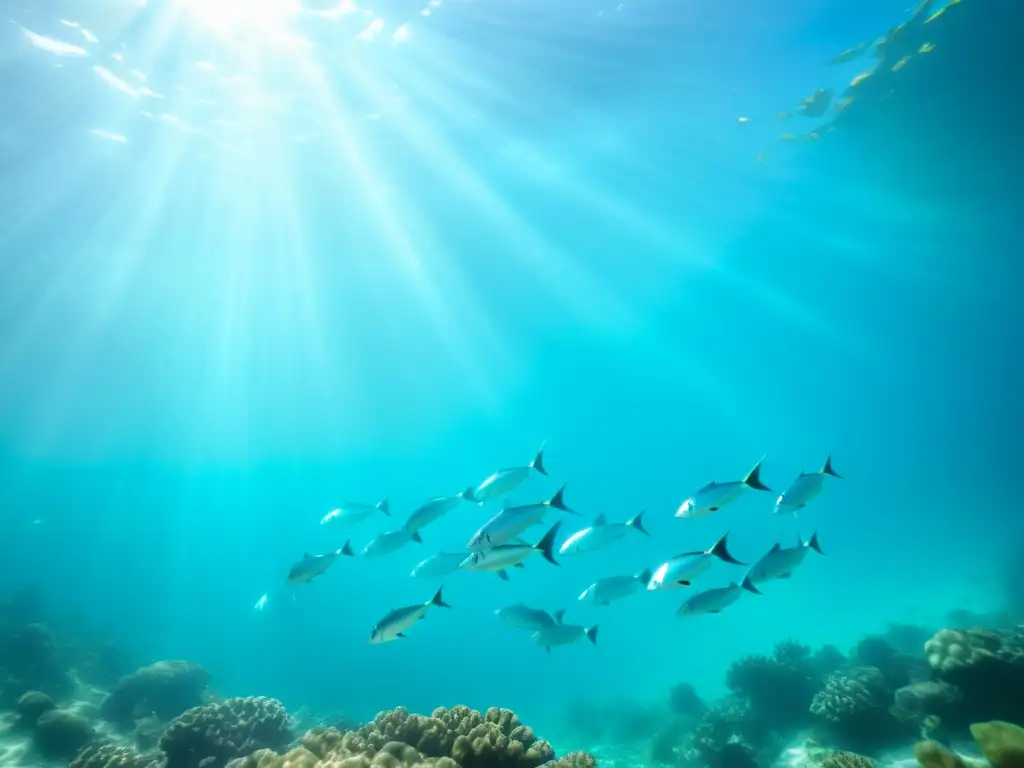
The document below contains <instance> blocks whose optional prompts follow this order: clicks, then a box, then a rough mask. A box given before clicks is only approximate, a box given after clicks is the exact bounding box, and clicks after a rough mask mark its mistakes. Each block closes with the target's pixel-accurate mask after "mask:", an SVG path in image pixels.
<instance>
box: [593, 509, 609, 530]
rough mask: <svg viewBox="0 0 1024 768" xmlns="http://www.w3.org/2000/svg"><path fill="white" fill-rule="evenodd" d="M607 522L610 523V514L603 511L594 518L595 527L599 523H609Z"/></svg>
mask: <svg viewBox="0 0 1024 768" xmlns="http://www.w3.org/2000/svg"><path fill="white" fill-rule="evenodd" d="M607 524H608V515H606V514H605V513H604V512H602V513H601V514H599V515H598V516H597V517H595V518H594V526H595V527H596V526H599V525H607Z"/></svg>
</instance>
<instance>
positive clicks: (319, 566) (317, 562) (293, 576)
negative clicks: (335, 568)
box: [288, 541, 353, 584]
mask: <svg viewBox="0 0 1024 768" xmlns="http://www.w3.org/2000/svg"><path fill="white" fill-rule="evenodd" d="M352 555H353V552H352V546H351V545H350V544H349V543H348V542H347V541H346V542H345V546H343V547H342V548H341V549H336V550H334V551H333V552H327V553H325V554H322V555H311V554H309V553H308V552H306V553H304V554H303V555H302V559H301V560H299V562H297V563H296V564H295V565H293V566H292V568H291V570H290V571H288V583H289V584H308V583H309V582H311V581H312V580H313V579H315V578H316V577H317V576H320V575H322V574H324V573H326V572H327V569H328V568H330V567H331V566H332V565H334V561H335V560H337V559H338V558H339V557H342V556H346V557H352Z"/></svg>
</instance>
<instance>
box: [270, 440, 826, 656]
mask: <svg viewBox="0 0 1024 768" xmlns="http://www.w3.org/2000/svg"><path fill="white" fill-rule="evenodd" d="M763 461H764V459H763V458H762V459H761V461H759V462H758V463H757V464H756V465H755V466H754V468H753V469H751V470H750V472H748V473H747V474H746V476H744V477H743V478H742V479H740V480H730V481H724V482H722V481H712V482H709V483H707V484H706V485H704V486H703V487H702V488H699V489H698V490H696V491H694V492H693V493H692V494H691V495H689V496H688V497H687V498H685V499H684V500H683V502H682V503H681V504H680V505H679V508H678V509H677V510H676V512H675V517H677V518H683V519H693V518H700V517H705V516H708V515H712V514H714V513H716V512H718V511H720V510H721V509H722V508H724V507H725V506H726V505H728V504H731V503H732V502H734V501H735V500H736V499H738V498H739V497H740V496H742V495H744V494H745V493H747V492H748V491H760V492H762V493H773V491H772V489H771V488H769V487H768V486H767V485H766V484H765V483H764V482H763V481H762V480H761V464H762V462H763ZM535 472H536V473H538V474H540V475H544V476H547V474H548V472H547V469H546V468H545V467H544V445H541V447H540V450H539V451H538V452H537V455H536V456H535V457H534V459H533V461H531V462H530V463H529V464H525V465H523V466H518V467H508V468H505V469H499V470H497V471H496V472H494V473H492V474H491V475H490V476H489V477H487V478H486V479H485V480H484V481H483V482H481V483H480V484H479V485H477V486H476V487H467V488H465V489H464V490H462V491H461V492H459V493H457V494H454V495H452V496H441V497H436V498H432V499H429V500H428V501H426V502H424V503H423V504H421V505H420V506H419V507H418V508H416V509H415V510H413V512H412V513H411V514H410V515H409V517H408V518H407V519H406V521H405V523H404V524H403V525H401V526H400V527H397V528H395V529H393V530H389V531H385V532H384V533H381V534H379V535H378V536H376V537H375V538H374V539H372V540H371V541H370V542H369V543H368V544H367V545H366V546H365V547H364V548H363V549H362V550H361V551H360V552H359V553H358V554H357V553H356V552H355V551H354V550H353V549H352V546H351V544H350V543H349V542H345V544H344V546H342V547H341V548H340V549H337V550H334V551H332V552H326V553H322V554H314V555H311V554H308V553H306V554H304V555H303V556H302V558H301V559H300V560H299V561H298V562H297V563H295V565H294V566H292V568H291V570H290V571H289V573H288V576H287V579H286V582H287V583H288V584H289V585H292V586H296V585H300V584H306V583H309V582H310V581H312V580H313V579H315V578H317V577H318V576H321V575H323V574H324V573H326V572H327V571H328V569H329V568H330V567H331V566H332V565H333V564H334V563H335V561H337V560H338V559H339V558H343V557H383V556H385V555H389V554H391V553H393V552H396V551H398V550H399V549H401V548H402V547H404V546H405V545H406V544H408V543H410V542H422V541H423V538H422V537H421V536H420V530H421V529H422V528H424V527H425V526H427V525H429V524H431V523H433V522H435V521H437V520H439V519H440V518H442V517H444V516H445V515H447V514H449V513H450V512H452V511H454V510H455V509H456V508H458V507H459V506H460V505H462V504H474V505H478V506H482V505H484V504H485V503H487V502H492V501H495V500H497V499H499V498H501V497H502V496H505V495H506V494H508V493H510V492H511V491H513V490H514V489H516V488H518V487H519V486H520V485H522V484H523V483H524V482H526V481H527V480H528V479H529V477H530V476H531V475H532V474H533V473H535ZM830 479H841V476H840V475H839V474H838V473H837V472H836V471H835V470H834V469H833V468H832V457H831V455H830V456H829V457H828V458H826V459H825V463H824V464H823V465H822V467H821V468H820V469H819V470H817V471H816V472H801V473H800V474H799V475H798V476H797V477H796V478H795V479H794V480H793V481H792V482H791V483H790V484H789V486H788V487H787V488H786V489H785V490H783V491H782V492H781V493H779V494H778V495H777V496H776V498H775V506H774V512H773V513H774V514H789V515H793V516H794V517H795V516H796V514H797V512H798V511H799V510H801V509H803V508H804V507H805V506H807V504H809V503H810V502H811V501H812V500H813V499H814V498H815V497H816V496H818V494H819V493H821V491H822V490H823V489H824V487H825V484H826V483H827V482H829V481H830ZM555 512H558V513H565V515H566V517H565V518H563V519H562V520H559V521H557V522H555V523H554V525H552V526H550V527H549V528H548V529H547V531H546V533H545V534H544V535H543V536H541V537H539V538H537V539H535V540H531V539H528V538H523V537H524V535H526V533H527V531H528V530H529V529H530V528H532V527H533V526H535V525H537V524H539V523H541V522H543V521H544V519H545V518H546V517H548V516H549V515H550V514H552V513H555ZM390 516H391V510H390V505H389V502H388V499H386V498H385V499H382V500H381V501H379V502H378V503H376V504H368V503H357V502H344V503H342V504H341V506H339V507H338V508H337V509H335V510H333V511H331V512H329V513H328V514H327V515H325V516H324V517H323V518H322V519H321V520H320V524H321V525H331V526H333V527H344V526H347V525H354V524H357V523H360V522H364V521H366V520H369V519H372V518H374V517H382V518H385V519H389V518H390ZM579 516H580V515H579V513H578V512H576V511H575V510H573V509H572V508H570V507H569V506H568V505H567V504H566V502H565V485H562V487H561V488H559V489H558V491H556V492H555V494H554V495H553V496H551V498H549V499H546V500H544V501H538V502H535V503H532V504H520V505H516V506H508V505H506V506H504V507H503V508H502V509H501V510H500V511H499V512H497V513H495V514H494V515H493V516H492V517H490V519H488V520H487V521H486V522H484V523H483V525H481V526H480V527H479V528H478V529H477V530H476V531H475V532H474V533H473V534H472V535H471V536H470V537H469V539H468V540H467V542H466V545H465V550H464V551H460V552H444V551H442V552H437V553H436V554H434V555H431V556H430V557H427V558H426V559H424V560H422V561H421V562H420V563H418V564H417V565H416V567H415V568H413V570H412V574H411V575H412V576H413V577H414V578H423V579H443V578H444V577H446V576H448V575H449V574H451V573H454V572H456V571H459V570H462V571H480V572H491V573H494V574H496V575H497V576H498V577H499V578H500V579H503V580H508V579H509V574H508V570H509V569H510V568H522V567H524V563H525V561H526V560H527V559H528V558H530V557H532V556H534V555H540V556H541V557H542V558H544V559H545V560H546V561H548V562H549V563H551V564H553V565H559V564H560V563H559V560H558V558H559V557H565V556H573V555H579V554H582V553H586V552H593V551H596V550H599V549H604V548H605V547H608V546H610V545H612V544H614V543H615V542H616V541H619V540H621V539H623V538H624V537H626V536H629V535H631V534H633V533H638V534H643V535H645V536H649V535H650V534H649V533H648V531H647V529H646V528H645V527H644V520H643V517H644V513H643V512H640V513H639V514H637V515H636V516H635V517H633V518H631V519H629V520H626V521H624V522H610V521H609V520H608V519H607V517H606V516H605V515H604V514H601V515H598V516H597V517H596V518H595V519H594V520H593V521H592V522H591V523H590V524H589V525H582V526H581V527H579V528H578V530H576V531H574V532H572V533H570V534H569V535H567V536H565V537H564V538H562V540H561V543H559V534H560V532H561V529H562V525H563V523H564V522H565V520H567V519H572V518H573V517H579ZM728 539H729V533H728V532H726V533H725V534H724V535H723V536H722V537H721V538H720V539H718V540H717V541H716V542H714V543H713V544H712V545H711V546H709V547H708V548H707V549H705V550H695V551H690V552H681V553H678V554H676V555H673V556H671V557H669V558H668V559H667V560H665V561H664V562H662V563H659V564H657V565H655V566H652V567H650V568H646V569H644V570H643V571H641V572H640V573H626V574H614V575H611V576H607V577H605V578H602V579H598V580H597V581H595V582H594V583H593V584H591V585H590V586H588V587H587V588H586V589H585V590H583V592H582V593H581V594H580V595H579V598H578V600H579V601H581V602H590V603H593V604H596V605H610V604H611V603H613V602H616V601H618V600H622V599H623V598H626V597H629V596H630V595H633V594H637V593H640V592H655V591H660V590H668V589H677V588H680V587H692V586H693V585H694V583H695V582H696V581H697V580H698V579H699V578H700V577H701V576H702V575H703V574H704V573H705V572H706V571H707V570H709V569H710V568H711V566H712V564H713V563H714V561H715V560H720V561H722V562H724V563H728V564H730V565H734V566H742V567H746V569H747V570H746V573H745V574H744V576H743V577H742V578H741V579H738V580H734V581H731V582H730V583H729V584H727V585H725V586H718V587H710V588H707V589H703V590H701V591H698V592H694V593H692V594H691V595H690V596H689V597H688V598H687V599H686V600H685V601H684V602H683V604H682V605H680V606H679V608H678V610H677V611H676V614H677V615H678V616H695V615H700V614H714V613H720V612H722V611H724V610H725V609H726V608H728V607H729V606H731V605H732V604H733V603H735V602H736V601H737V600H739V599H740V598H741V597H742V596H743V595H744V594H755V595H761V594H762V592H761V587H762V586H763V585H765V584H767V583H769V582H772V581H776V580H779V579H788V578H790V577H791V576H792V575H793V572H794V571H795V570H796V569H797V568H798V567H799V566H800V565H801V563H803V561H804V559H805V558H806V556H807V553H808V551H810V550H814V551H815V552H817V553H818V554H824V552H823V551H822V549H821V546H820V544H819V543H818V534H817V533H814V534H813V535H812V536H811V537H810V538H809V539H808V540H807V541H804V540H803V539H802V538H801V537H800V536H799V534H798V535H797V537H796V543H795V544H794V545H792V546H783V545H782V544H781V543H776V544H775V545H774V546H773V547H772V548H771V549H770V550H769V551H768V552H766V553H765V554H764V555H763V556H761V558H760V559H758V560H757V561H756V562H754V563H753V564H747V563H743V562H740V561H739V560H737V559H736V558H735V557H733V555H732V554H731V553H730V552H729V545H728ZM531 541H532V543H531ZM266 601H267V596H266V595H264V596H263V597H261V598H260V601H259V602H258V603H257V605H256V609H257V610H262V609H263V607H264V605H265V604H266ZM433 607H441V608H450V606H449V605H448V604H447V603H446V602H445V601H444V599H443V597H442V593H441V588H438V589H437V591H436V593H435V594H434V596H433V597H432V598H431V599H430V600H427V601H426V602H423V603H418V604H415V605H409V606H404V607H401V608H395V609H392V610H391V611H389V612H388V613H387V614H386V615H385V616H383V617H381V619H380V620H379V621H378V622H377V624H376V625H374V627H373V628H372V629H371V631H370V635H369V642H371V643H386V642H390V641H392V640H397V639H399V638H404V637H406V634H405V633H406V632H407V631H408V630H410V629H412V628H413V627H414V626H415V625H416V623H417V622H419V621H420V620H422V619H423V618H425V617H426V615H427V613H428V611H429V610H430V609H431V608H433ZM494 614H495V616H496V618H497V619H498V620H499V621H501V622H502V623H504V624H505V625H507V626H509V627H513V628H516V629H521V630H525V631H527V632H529V633H530V639H531V640H532V641H533V642H534V643H536V644H537V645H539V646H542V647H544V648H545V649H547V650H548V651H550V650H551V648H552V647H553V646H558V645H568V644H570V643H574V642H576V641H578V640H581V639H583V638H586V639H587V640H589V641H590V642H591V643H594V644H595V645H596V643H597V633H598V628H597V626H596V625H594V626H590V627H584V626H582V625H578V624H569V623H566V622H565V621H564V614H565V611H564V610H561V611H555V612H553V613H549V612H547V611H545V610H542V609H539V608H531V607H529V606H527V605H525V604H523V603H514V604H512V605H508V606H505V607H503V608H499V609H497V610H496V611H495V612H494Z"/></svg>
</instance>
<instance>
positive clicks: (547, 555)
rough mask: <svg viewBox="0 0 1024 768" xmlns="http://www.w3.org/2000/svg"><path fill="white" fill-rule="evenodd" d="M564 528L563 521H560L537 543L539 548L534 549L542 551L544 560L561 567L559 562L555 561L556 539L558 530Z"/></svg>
mask: <svg viewBox="0 0 1024 768" xmlns="http://www.w3.org/2000/svg"><path fill="white" fill-rule="evenodd" d="M561 526H562V521H561V520H559V521H558V522H557V523H555V524H554V525H552V526H551V528H550V530H548V532H547V533H545V534H544V537H543V538H542V539H541V540H540V541H538V542H537V546H536V547H534V549H537V550H539V551H540V553H541V554H542V555H544V559H545V560H547V561H548V562H549V563H551V564H552V565H559V562H558V561H557V560H555V538H556V537H557V536H558V529H559V528H560V527H561Z"/></svg>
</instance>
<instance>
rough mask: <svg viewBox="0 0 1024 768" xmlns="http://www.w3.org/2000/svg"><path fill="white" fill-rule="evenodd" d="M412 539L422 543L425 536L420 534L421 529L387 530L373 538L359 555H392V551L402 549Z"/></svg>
mask: <svg viewBox="0 0 1024 768" xmlns="http://www.w3.org/2000/svg"><path fill="white" fill-rule="evenodd" d="M410 541H415V542H416V543H417V544H422V543H423V537H422V536H420V533H419V531H407V530H405V528H399V529H398V530H396V531H387V532H385V533H382V534H379V535H378V536H375V537H374V538H373V539H371V540H370V543H369V544H367V545H366V546H365V547H363V551H362V552H360V553H359V556H360V557H381V556H383V555H390V554H391V553H392V552H397V551H398V550H400V549H401V548H402V547H404V546H405V545H406V544H408V543H409V542H410Z"/></svg>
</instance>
